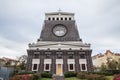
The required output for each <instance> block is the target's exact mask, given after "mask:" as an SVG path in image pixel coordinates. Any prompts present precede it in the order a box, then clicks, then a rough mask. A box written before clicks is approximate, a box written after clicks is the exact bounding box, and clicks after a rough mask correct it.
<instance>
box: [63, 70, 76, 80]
mask: <svg viewBox="0 0 120 80" xmlns="http://www.w3.org/2000/svg"><path fill="white" fill-rule="evenodd" d="M76 75H77V73H76V72H72V71H69V72H65V73H64V76H65V77H66V78H68V77H76Z"/></svg>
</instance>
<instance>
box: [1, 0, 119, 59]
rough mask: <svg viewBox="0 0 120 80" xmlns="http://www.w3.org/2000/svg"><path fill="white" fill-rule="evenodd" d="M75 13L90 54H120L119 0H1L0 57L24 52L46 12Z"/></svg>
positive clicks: (36, 35)
mask: <svg viewBox="0 0 120 80" xmlns="http://www.w3.org/2000/svg"><path fill="white" fill-rule="evenodd" d="M59 9H61V10H62V11H63V12H72V13H75V20H76V24H77V27H78V30H79V35H80V37H81V38H82V40H83V42H84V43H90V44H91V49H92V50H93V51H92V55H95V54H98V53H105V51H106V50H111V51H112V52H114V53H120V42H119V41H120V0H0V57H3V56H4V57H10V58H16V57H19V56H21V55H24V54H25V55H27V51H26V49H28V44H29V43H33V42H36V41H37V39H38V38H39V37H40V32H41V28H42V25H43V22H44V18H45V15H44V14H45V13H46V12H57V11H58V10H59Z"/></svg>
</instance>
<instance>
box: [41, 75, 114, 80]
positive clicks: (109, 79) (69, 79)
mask: <svg viewBox="0 0 120 80" xmlns="http://www.w3.org/2000/svg"><path fill="white" fill-rule="evenodd" d="M106 77H107V78H108V80H113V76H106ZM40 80H52V78H42V79H40ZM65 80H86V79H78V78H77V77H71V78H65Z"/></svg>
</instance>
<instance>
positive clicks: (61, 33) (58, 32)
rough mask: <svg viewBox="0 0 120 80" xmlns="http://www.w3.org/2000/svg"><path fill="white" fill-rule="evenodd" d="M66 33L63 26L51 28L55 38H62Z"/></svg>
mask: <svg viewBox="0 0 120 80" xmlns="http://www.w3.org/2000/svg"><path fill="white" fill-rule="evenodd" d="M66 32H67V29H66V28H65V26H63V25H56V26H55V27H54V28H53V33H54V34H55V35H56V36H64V35H65V34H66Z"/></svg>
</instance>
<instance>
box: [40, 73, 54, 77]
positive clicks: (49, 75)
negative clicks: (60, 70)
mask: <svg viewBox="0 0 120 80" xmlns="http://www.w3.org/2000/svg"><path fill="white" fill-rule="evenodd" d="M41 77H42V78H52V74H51V73H47V72H42V73H41Z"/></svg>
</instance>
